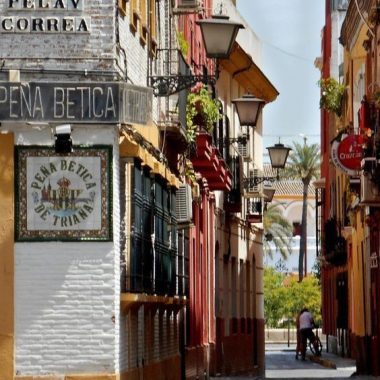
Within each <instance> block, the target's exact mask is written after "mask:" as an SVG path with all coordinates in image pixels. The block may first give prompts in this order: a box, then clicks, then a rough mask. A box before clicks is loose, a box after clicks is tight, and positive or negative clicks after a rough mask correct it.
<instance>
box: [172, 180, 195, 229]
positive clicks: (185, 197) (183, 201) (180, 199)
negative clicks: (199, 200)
mask: <svg viewBox="0 0 380 380" xmlns="http://www.w3.org/2000/svg"><path fill="white" fill-rule="evenodd" d="M192 201H193V200H192V196H191V186H190V185H188V184H184V185H181V186H180V187H179V188H178V190H177V200H176V213H177V222H178V223H190V222H191V219H192V218H193V205H192Z"/></svg>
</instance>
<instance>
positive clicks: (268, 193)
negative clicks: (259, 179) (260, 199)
mask: <svg viewBox="0 0 380 380" xmlns="http://www.w3.org/2000/svg"><path fill="white" fill-rule="evenodd" d="M275 192H276V189H275V188H274V187H269V186H264V188H263V194H264V211H267V206H268V203H271V202H272V200H273V197H274V193H275Z"/></svg>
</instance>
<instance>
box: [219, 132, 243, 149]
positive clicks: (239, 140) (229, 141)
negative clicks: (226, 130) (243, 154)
mask: <svg viewBox="0 0 380 380" xmlns="http://www.w3.org/2000/svg"><path fill="white" fill-rule="evenodd" d="M248 139H249V135H242V136H238V137H225V138H223V139H219V140H216V143H217V144H219V143H220V142H221V141H222V143H223V146H227V147H228V146H229V145H231V144H233V143H240V144H242V145H247V142H248Z"/></svg>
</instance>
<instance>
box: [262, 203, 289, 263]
mask: <svg viewBox="0 0 380 380" xmlns="http://www.w3.org/2000/svg"><path fill="white" fill-rule="evenodd" d="M263 223H264V235H265V240H264V252H265V254H267V255H269V257H270V258H273V252H272V247H271V244H270V242H273V244H274V246H275V248H276V251H278V252H280V254H281V256H282V258H283V259H285V260H286V259H287V258H288V256H289V255H290V254H291V252H292V247H291V242H292V237H293V226H292V225H291V224H290V222H289V221H288V220H287V219H286V218H285V217H284V216H283V213H282V210H281V209H280V207H279V205H278V204H275V203H272V204H270V205H269V206H268V208H267V210H266V211H264V220H263Z"/></svg>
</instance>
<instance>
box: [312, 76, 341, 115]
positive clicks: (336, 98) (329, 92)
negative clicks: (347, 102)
mask: <svg viewBox="0 0 380 380" xmlns="http://www.w3.org/2000/svg"><path fill="white" fill-rule="evenodd" d="M318 85H319V87H320V88H321V92H322V93H321V99H320V102H319V106H320V108H323V109H325V110H327V111H330V112H334V113H335V114H336V115H337V116H339V117H340V116H341V114H342V98H343V94H344V85H342V84H340V83H339V82H338V81H337V80H335V79H334V78H325V79H321V80H320V81H319V82H318Z"/></svg>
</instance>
